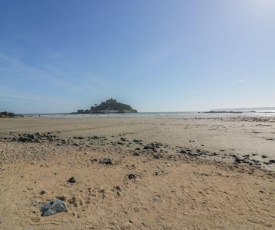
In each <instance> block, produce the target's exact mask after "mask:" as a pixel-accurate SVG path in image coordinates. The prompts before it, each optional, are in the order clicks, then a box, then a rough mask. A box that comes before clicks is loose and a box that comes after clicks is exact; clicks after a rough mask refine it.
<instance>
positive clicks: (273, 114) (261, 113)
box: [26, 110, 275, 119]
mask: <svg viewBox="0 0 275 230" xmlns="http://www.w3.org/2000/svg"><path fill="white" fill-rule="evenodd" d="M235 112H237V111H235ZM239 112H242V113H204V112H147V113H128V114H127V113H126V114H121V113H120V114H69V113H63V114H31V115H26V116H28V117H45V118H112V117H116V118H178V119H188V118H196V119H203V118H205V119H207V118H234V117H266V118H268V117H270V118H275V110H254V111H253V112H251V111H239Z"/></svg>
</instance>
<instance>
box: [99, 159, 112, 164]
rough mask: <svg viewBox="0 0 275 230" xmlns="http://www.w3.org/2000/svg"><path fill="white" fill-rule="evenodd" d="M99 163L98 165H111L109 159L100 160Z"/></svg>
mask: <svg viewBox="0 0 275 230" xmlns="http://www.w3.org/2000/svg"><path fill="white" fill-rule="evenodd" d="M99 163H100V164H107V165H111V164H113V162H112V161H111V159H110V158H104V159H101V160H100V161H99Z"/></svg>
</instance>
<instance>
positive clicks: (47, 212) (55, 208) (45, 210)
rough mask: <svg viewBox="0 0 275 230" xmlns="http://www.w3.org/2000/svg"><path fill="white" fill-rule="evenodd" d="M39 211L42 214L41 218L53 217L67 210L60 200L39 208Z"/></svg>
mask: <svg viewBox="0 0 275 230" xmlns="http://www.w3.org/2000/svg"><path fill="white" fill-rule="evenodd" d="M40 211H41V212H42V216H51V215H55V214H56V213H58V212H67V211H68V209H67V207H66V205H65V203H64V202H62V201H61V200H53V201H50V202H48V203H46V204H43V205H42V206H41V207H40Z"/></svg>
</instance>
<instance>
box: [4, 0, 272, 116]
mask: <svg viewBox="0 0 275 230" xmlns="http://www.w3.org/2000/svg"><path fill="white" fill-rule="evenodd" d="M111 97H112V98H115V99H117V100H118V101H119V102H122V103H125V104H129V105H131V106H132V107H133V108H134V109H137V110H138V111H139V112H169V111H171V112H172V111H173V112H174V111H204V110H211V109H219V108H245V107H268V106H270V107H271V106H272V107H274V106H275V1H274V0H169V1H167V0H133V1H129V0H116V1H111V0H92V1H91V0H79V1H75V0H45V1H37V0H25V1H22V0H12V1H11V0H0V111H10V112H14V113H63V112H64V113H65V112H73V111H76V110H77V109H87V108H90V106H92V105H94V104H99V103H100V102H102V101H105V100H107V99H109V98H111Z"/></svg>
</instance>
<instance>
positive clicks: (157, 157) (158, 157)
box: [153, 154, 162, 159]
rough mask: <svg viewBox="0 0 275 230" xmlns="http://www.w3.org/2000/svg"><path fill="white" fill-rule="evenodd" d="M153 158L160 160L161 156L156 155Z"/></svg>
mask: <svg viewBox="0 0 275 230" xmlns="http://www.w3.org/2000/svg"><path fill="white" fill-rule="evenodd" d="M153 157H154V158H155V159H160V158H162V156H161V155H160V154H158V155H153Z"/></svg>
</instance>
